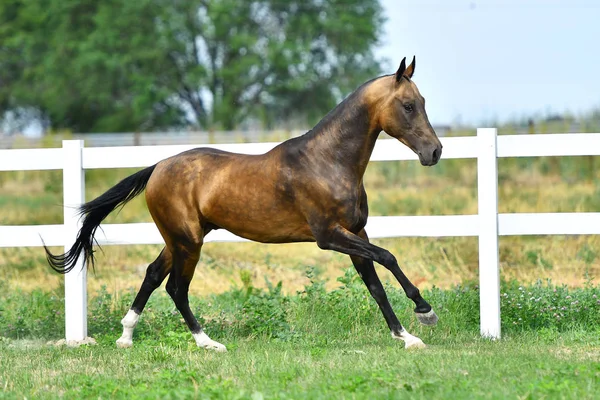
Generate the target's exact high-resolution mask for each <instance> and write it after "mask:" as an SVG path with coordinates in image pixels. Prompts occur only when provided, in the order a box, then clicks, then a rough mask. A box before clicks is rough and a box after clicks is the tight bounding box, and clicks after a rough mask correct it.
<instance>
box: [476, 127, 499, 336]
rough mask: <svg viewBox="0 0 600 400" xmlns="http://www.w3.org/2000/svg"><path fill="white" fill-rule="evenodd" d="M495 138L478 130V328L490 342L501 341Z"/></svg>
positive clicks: (486, 130) (494, 134) (493, 133)
mask: <svg viewBox="0 0 600 400" xmlns="http://www.w3.org/2000/svg"><path fill="white" fill-rule="evenodd" d="M497 135H498V131H497V129H496V128H478V129H477V142H478V150H479V151H478V154H477V197H478V208H479V311H480V327H481V335H482V336H484V337H489V338H492V339H499V338H500V271H499V255H498V158H497V157H498V151H497Z"/></svg>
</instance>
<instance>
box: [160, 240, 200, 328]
mask: <svg viewBox="0 0 600 400" xmlns="http://www.w3.org/2000/svg"><path fill="white" fill-rule="evenodd" d="M199 258H200V253H199V250H198V254H197V255H195V256H192V255H190V254H189V253H185V252H182V254H181V255H180V254H174V255H173V269H172V270H171V275H170V276H169V280H168V281H167V285H166V289H167V292H168V293H169V295H170V296H171V298H172V299H173V302H174V303H175V306H176V307H177V309H178V310H179V312H180V313H181V316H182V317H183V319H184V321H185V323H186V325H187V326H188V328H189V329H190V331H191V332H192V333H200V332H201V331H202V327H201V326H200V324H199V323H198V320H197V319H196V317H195V316H194V314H193V313H192V310H191V309H190V303H189V298H188V291H189V287H190V282H191V280H192V277H193V271H194V269H195V268H196V263H197V262H198V259H199Z"/></svg>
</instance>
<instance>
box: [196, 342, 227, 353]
mask: <svg viewBox="0 0 600 400" xmlns="http://www.w3.org/2000/svg"><path fill="white" fill-rule="evenodd" d="M198 347H202V348H203V349H206V350H212V351H216V352H218V353H227V348H226V347H225V346H223V345H222V344H221V343H219V342H215V341H213V342H212V343H210V344H208V343H207V344H203V345H199V346H198Z"/></svg>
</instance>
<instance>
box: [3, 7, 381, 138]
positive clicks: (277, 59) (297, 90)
mask: <svg viewBox="0 0 600 400" xmlns="http://www.w3.org/2000/svg"><path fill="white" fill-rule="evenodd" d="M383 21H384V19H383V16H382V8H381V6H380V4H379V2H378V1H377V0H367V1H364V0H361V1H359V0H344V1H341V0H328V1H306V2H301V3H300V2H283V1H280V0H260V1H239V0H210V1H191V2H182V1H176V2H173V1H166V0H140V1H135V2H129V1H123V0H108V1H102V2H97V1H92V0H83V1H81V0H50V1H47V0H32V1H24V0H9V1H3V2H2V3H1V4H0V54H2V57H1V58H0V113H4V112H6V111H11V112H13V113H16V117H17V118H18V117H19V116H21V117H23V118H25V119H27V118H31V117H37V118H38V119H40V120H41V121H42V122H43V123H44V124H46V125H49V126H52V127H53V128H69V129H71V130H73V131H76V132H84V133H85V132H109V131H135V130H153V129H165V128H170V127H176V126H177V125H181V124H196V125H199V126H201V127H203V128H224V129H231V128H233V127H235V126H237V125H238V124H239V123H241V122H242V121H244V120H245V119H247V118H248V117H250V116H253V117H255V118H262V119H263V120H264V122H265V123H266V124H267V125H268V124H271V123H273V122H275V121H278V120H280V119H282V118H288V117H298V116H299V117H301V118H309V119H310V121H312V122H315V121H316V120H317V119H319V118H321V117H322V116H323V115H324V113H326V112H327V111H329V109H331V108H332V107H333V106H334V105H335V104H336V103H337V102H338V101H339V100H340V99H341V97H342V96H344V95H346V94H347V93H348V92H349V91H350V90H353V89H355V88H356V86H358V85H359V84H361V83H363V82H364V81H366V80H367V79H370V78H372V77H374V76H375V75H376V74H378V73H379V72H380V67H379V62H378V61H377V60H375V58H374V55H373V52H372V48H373V47H374V45H375V44H376V43H377V41H378V34H379V26H380V25H381V24H382V23H383ZM390 72H392V71H390ZM207 95H208V96H207ZM208 97H209V98H210V105H209V103H207V101H208V100H207V98H208ZM190 115H192V116H193V117H190Z"/></svg>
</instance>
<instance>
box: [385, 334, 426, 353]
mask: <svg viewBox="0 0 600 400" xmlns="http://www.w3.org/2000/svg"><path fill="white" fill-rule="evenodd" d="M392 337H393V338H394V339H397V340H404V348H405V349H408V348H411V347H414V348H417V349H422V348H424V347H426V346H425V343H423V341H422V340H421V339H419V338H418V337H416V336H413V335H411V334H410V333H408V332H407V331H406V329H402V331H401V332H400V336H398V335H396V334H395V333H394V332H392Z"/></svg>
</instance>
